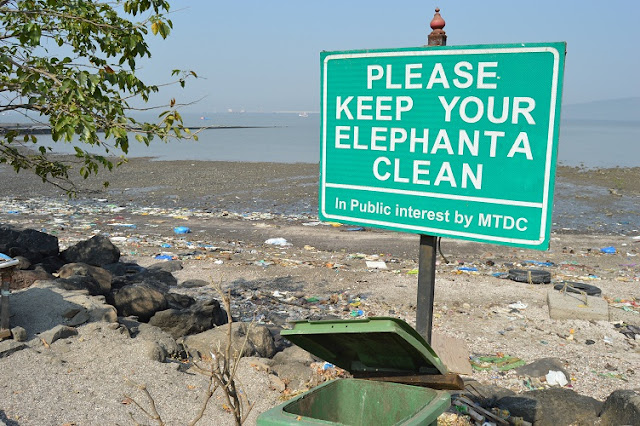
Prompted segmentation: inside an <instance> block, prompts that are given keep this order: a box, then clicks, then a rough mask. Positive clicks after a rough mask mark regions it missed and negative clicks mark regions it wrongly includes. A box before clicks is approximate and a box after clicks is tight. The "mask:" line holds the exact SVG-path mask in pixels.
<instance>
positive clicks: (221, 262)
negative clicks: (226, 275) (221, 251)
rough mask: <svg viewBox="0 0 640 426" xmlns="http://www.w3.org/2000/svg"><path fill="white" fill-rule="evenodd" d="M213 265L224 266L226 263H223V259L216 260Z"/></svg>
mask: <svg viewBox="0 0 640 426" xmlns="http://www.w3.org/2000/svg"><path fill="white" fill-rule="evenodd" d="M213 263H214V264H216V265H222V264H223V263H224V261H222V260H221V259H216V260H215V261H214V262H213Z"/></svg>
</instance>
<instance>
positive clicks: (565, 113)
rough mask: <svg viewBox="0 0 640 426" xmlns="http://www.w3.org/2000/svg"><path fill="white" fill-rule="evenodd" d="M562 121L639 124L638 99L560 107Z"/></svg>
mask: <svg viewBox="0 0 640 426" xmlns="http://www.w3.org/2000/svg"><path fill="white" fill-rule="evenodd" d="M562 118H563V119H564V120H614V121H635V122H639V123H640V98H622V99H607V100H604V101H594V102H587V103H583V104H571V105H566V104H565V105H562Z"/></svg>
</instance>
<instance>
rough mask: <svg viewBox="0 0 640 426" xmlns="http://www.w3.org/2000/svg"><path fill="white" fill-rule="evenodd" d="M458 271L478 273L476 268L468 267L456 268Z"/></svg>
mask: <svg viewBox="0 0 640 426" xmlns="http://www.w3.org/2000/svg"><path fill="white" fill-rule="evenodd" d="M458 271H465V272H478V268H474V267H469V266H461V267H459V268H458Z"/></svg>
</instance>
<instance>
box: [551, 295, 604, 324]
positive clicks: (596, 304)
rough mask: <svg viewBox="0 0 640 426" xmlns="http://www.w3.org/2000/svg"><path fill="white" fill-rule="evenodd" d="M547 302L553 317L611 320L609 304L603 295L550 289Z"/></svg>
mask: <svg viewBox="0 0 640 426" xmlns="http://www.w3.org/2000/svg"><path fill="white" fill-rule="evenodd" d="M585 297H586V303H585ZM547 304H548V305H549V317H551V319H581V320H587V321H588V320H595V321H600V320H604V321H609V304H608V303H607V301H606V300H604V299H603V298H601V297H595V296H583V295H581V294H575V293H562V292H561V291H558V290H549V291H548V292H547Z"/></svg>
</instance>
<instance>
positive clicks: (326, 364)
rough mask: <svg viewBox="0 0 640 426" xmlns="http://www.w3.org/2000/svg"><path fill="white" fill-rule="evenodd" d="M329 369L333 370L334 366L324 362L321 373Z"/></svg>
mask: <svg viewBox="0 0 640 426" xmlns="http://www.w3.org/2000/svg"><path fill="white" fill-rule="evenodd" d="M330 368H335V365H333V364H331V363H330V362H325V363H324V364H322V371H327V370H328V369H330Z"/></svg>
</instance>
